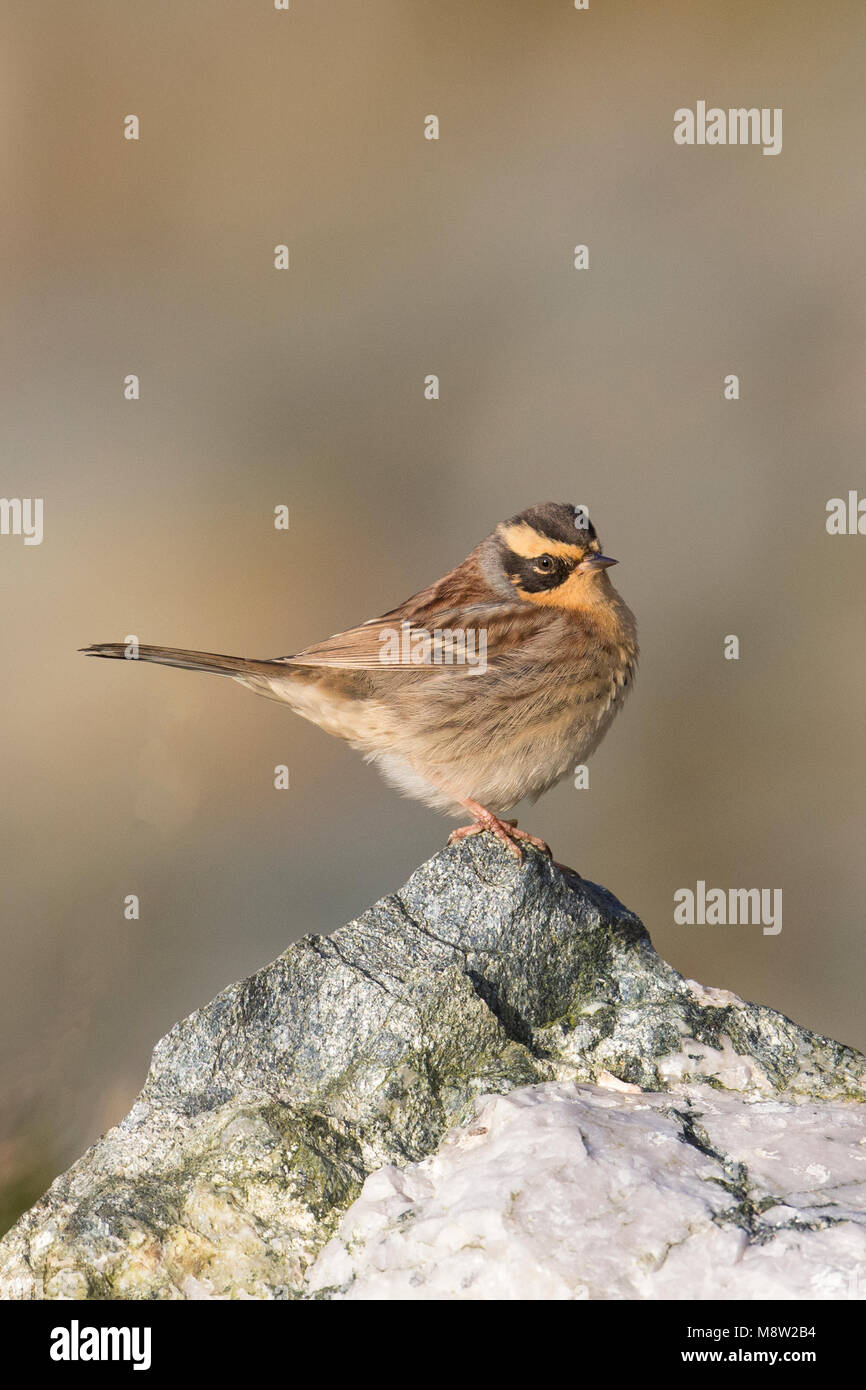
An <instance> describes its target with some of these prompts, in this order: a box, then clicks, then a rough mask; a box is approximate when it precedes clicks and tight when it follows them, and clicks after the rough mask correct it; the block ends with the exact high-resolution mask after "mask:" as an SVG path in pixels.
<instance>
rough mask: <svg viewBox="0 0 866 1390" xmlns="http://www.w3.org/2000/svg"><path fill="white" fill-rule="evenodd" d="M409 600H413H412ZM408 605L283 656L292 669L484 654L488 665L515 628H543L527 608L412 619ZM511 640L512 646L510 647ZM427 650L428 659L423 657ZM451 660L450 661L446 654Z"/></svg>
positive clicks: (485, 607) (472, 658)
mask: <svg viewBox="0 0 866 1390" xmlns="http://www.w3.org/2000/svg"><path fill="white" fill-rule="evenodd" d="M410 602H411V600H410ZM407 608H408V605H403V606H402V607H401V608H399V609H395V610H394V612H393V613H387V614H385V615H384V616H383V617H381V618H371V619H370V621H369V622H366V623H362V624H361V626H360V627H352V628H349V629H348V631H346V632H336V633H334V635H333V637H328V638H326V639H325V641H324V642H316V643H314V644H313V645H312V646H310V647H305V648H304V650H303V651H302V652H297V653H296V654H295V655H294V656H287V657H280V658H279V660H281V661H285V662H286V663H287V664H289V665H292V666H336V667H342V668H343V669H344V670H354V671H364V670H376V671H378V670H381V669H382V668H383V667H384V668H387V667H389V666H397V667H401V666H414V667H417V666H418V665H419V664H427V662H430V663H435V664H436V665H437V666H439V665H442V664H445V665H448V666H450V665H455V666H460V665H463V664H466V661H467V656H466V654H467V653H468V654H469V657H468V660H469V664H470V665H477V660H478V658H479V656H480V655H481V653H482V652H483V654H484V658H485V662H486V664H487V665H488V666H489V665H491V664H493V662H494V661H495V660H496V656H497V653H498V652H501V651H502V649H503V646H504V644H505V642H506V639H507V638H508V637H509V636H512V640H513V633H514V628H515V625H518V626H519V630H520V633H521V635H522V637H523V639H524V640H525V638H526V637H527V636H529V635H531V634H530V633H527V632H526V627H527V623H528V624H529V625H530V627H531V628H532V630H533V631H534V630H535V629H536V628H537V629H541V628H542V627H543V626H544V621H545V615H544V614H542V613H539V612H538V610H533V609H530V608H529V607H528V605H526V604H515V605H513V606H511V605H509V606H508V607H506V608H503V606H502V605H501V604H496V605H491V604H489V603H487V604H473V605H471V606H462V607H460V608H444V609H440V610H439V611H438V612H429V613H425V614H424V615H423V621H422V619H421V616H420V615H416V616H414V617H409V616H407V613H406V609H407ZM511 645H512V642H508V646H509V647H510V646H511ZM424 651H426V653H427V656H426V659H420V660H419V655H420V654H421V653H422V652H424ZM449 651H450V653H451V660H449V659H448V652H449Z"/></svg>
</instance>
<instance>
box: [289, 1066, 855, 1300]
mask: <svg viewBox="0 0 866 1390" xmlns="http://www.w3.org/2000/svg"><path fill="white" fill-rule="evenodd" d="M309 1288H310V1290H311V1291H316V1290H324V1289H327V1290H328V1292H329V1294H330V1296H332V1297H337V1298H348V1299H592V1298H605V1299H636V1298H640V1299H654V1298H676V1299H714V1298H723V1299H761V1298H785V1299H800V1298H804V1299H820V1298H863V1297H866V1110H864V1107H863V1106H862V1105H859V1104H857V1103H855V1102H846V1101H840V1102H818V1103H800V1104H797V1103H789V1102H780V1101H776V1100H771V1101H761V1100H754V1099H752V1100H744V1099H743V1098H742V1097H740V1096H737V1095H735V1094H731V1093H728V1092H724V1091H719V1090H716V1089H713V1088H711V1087H709V1086H700V1085H699V1086H691V1087H686V1088H684V1090H683V1091H682V1093H681V1094H678V1095H671V1094H665V1093H661V1092H650V1091H643V1092H640V1093H638V1094H634V1093H626V1092H623V1091H619V1090H612V1089H610V1088H603V1087H596V1086H590V1085H569V1084H559V1083H544V1084H541V1085H536V1086H526V1087H523V1088H521V1089H518V1090H514V1091H512V1092H510V1093H509V1094H508V1095H504V1096H490V1097H487V1098H485V1099H484V1100H483V1101H482V1102H481V1104H480V1107H479V1109H478V1113H477V1115H476V1117H475V1118H474V1119H473V1120H472V1121H471V1122H470V1123H468V1124H466V1125H464V1126H462V1127H460V1128H457V1129H452V1130H451V1131H450V1132H449V1133H448V1134H447V1135H446V1136H445V1138H444V1139H443V1141H442V1144H441V1145H440V1147H439V1149H438V1151H437V1152H436V1153H435V1154H433V1155H432V1156H431V1157H429V1158H426V1159H424V1160H423V1161H421V1162H417V1163H411V1164H409V1165H408V1166H407V1167H405V1168H397V1167H394V1166H393V1165H390V1164H389V1165H386V1166H385V1167H383V1168H380V1169H378V1170H377V1171H376V1172H374V1173H372V1174H371V1175H370V1176H369V1177H368V1178H367V1180H366V1182H365V1183H364V1187H363V1191H362V1193H361V1195H360V1197H359V1198H358V1199H357V1200H356V1201H355V1202H354V1204H353V1205H352V1206H351V1207H350V1208H349V1209H348V1211H347V1212H346V1214H345V1216H344V1217H343V1220H342V1223H341V1226H340V1229H339V1233H338V1235H337V1236H336V1237H335V1238H334V1239H332V1240H331V1241H330V1242H329V1243H328V1244H327V1245H326V1246H325V1247H324V1249H323V1250H322V1252H321V1253H320V1255H319V1257H318V1259H317V1260H316V1262H315V1264H314V1265H313V1267H312V1270H311V1273H310V1277H309Z"/></svg>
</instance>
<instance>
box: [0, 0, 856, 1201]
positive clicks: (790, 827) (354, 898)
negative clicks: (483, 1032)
mask: <svg viewBox="0 0 866 1390" xmlns="http://www.w3.org/2000/svg"><path fill="white" fill-rule="evenodd" d="M2 29H3V44H2V51H3V57H2V60H0V64H2V81H0V106H2V120H0V128H2V150H0V171H2V177H3V185H4V187H5V188H6V189H7V198H6V208H5V214H4V218H3V226H2V239H3V243H4V245H3V253H4V254H3V257H2V263H3V269H2V278H3V291H4V303H5V315H4V319H5V332H4V339H3V350H4V362H3V370H2V395H3V402H2V412H0V429H2V436H3V440H2V443H3V453H2V457H3V466H2V488H0V490H2V493H3V495H4V496H6V497H42V498H44V507H45V511H44V527H45V532H44V541H43V543H42V545H40V546H29V547H27V546H24V544H23V540H22V539H21V538H16V537H13V536H3V537H0V569H2V584H3V594H4V600H5V601H4V604H3V619H4V623H3V626H4V633H3V650H4V656H5V660H4V663H3V673H2V678H0V719H2V730H3V737H2V745H0V746H2V753H0V758H2V781H3V790H4V795H3V798H2V807H0V816H2V832H0V894H2V902H3V911H2V948H3V951H2V959H3V969H2V979H0V991H2V999H0V1009H2V1039H0V1094H2V1098H3V1112H4V1121H3V1123H4V1128H3V1139H2V1143H0V1182H2V1188H3V1204H2V1221H0V1224H3V1225H7V1224H9V1223H10V1222H11V1220H12V1219H13V1218H14V1217H15V1216H16V1215H17V1213H18V1211H19V1210H20V1209H21V1208H23V1207H24V1206H25V1205H27V1204H29V1203H30V1202H31V1201H32V1200H34V1199H35V1197H36V1196H37V1195H38V1194H39V1192H40V1191H42V1190H43V1189H44V1188H45V1187H46V1186H47V1185H48V1182H49V1181H50V1179H51V1178H52V1177H54V1176H55V1174H56V1173H57V1172H58V1171H60V1170H61V1169H62V1168H64V1167H65V1166H67V1165H68V1164H69V1163H70V1162H71V1161H72V1160H73V1159H74V1158H76V1157H77V1156H78V1154H79V1153H80V1152H81V1151H82V1149H83V1148H84V1147H85V1146H86V1145H87V1144H89V1143H90V1142H92V1141H93V1140H94V1139H95V1138H96V1137H97V1136H98V1135H99V1134H100V1133H101V1132H102V1131H103V1130H104V1129H106V1128H107V1127H108V1126H110V1125H112V1124H114V1123H115V1122H116V1121H117V1120H119V1119H120V1118H121V1116H122V1115H123V1114H124V1113H125V1111H126V1110H127V1109H128V1107H129V1105H130V1103H131V1101H132V1099H133V1097H134V1096H135V1094H136V1092H137V1091H138V1089H139V1088H140V1086H141V1084H142V1082H143V1080H144V1077H145V1074H146V1070H147V1066H148V1060H149V1055H150V1051H151V1048H152V1046H153V1044H154V1043H155V1041H156V1040H157V1039H158V1038H159V1037H160V1036H161V1035H162V1034H164V1033H165V1032H166V1031H167V1029H168V1028H169V1027H170V1026H171V1025H172V1024H173V1023H174V1022H175V1021H176V1020H177V1019H178V1018H180V1017H182V1016H183V1015H185V1014H187V1013H189V1012H190V1011H191V1010H193V1009H195V1008H196V1007H197V1006H198V1005H200V1004H203V1003H205V1002H206V1001H207V1000H208V999H210V998H211V997H212V996H213V995H214V994H215V993H216V992H217V991H218V990H220V989H221V988H222V987H223V986H225V985H226V984H228V983H229V982H231V981H233V980H235V979H237V978H239V977H242V976H244V975H247V974H250V973H251V972H253V971H254V970H256V969H257V968H258V967H259V966H261V965H263V964H264V963H265V962H267V961H269V960H270V959H272V958H273V957H274V956H276V955H278V954H279V953H280V952H281V951H282V950H283V949H284V948H285V946H286V945H287V944H288V943H289V942H291V941H293V940H295V939H297V938H298V937H299V936H301V935H303V934H304V933H307V932H320V933H321V932H328V931H330V930H332V929H333V928H334V927H336V926H338V925H340V924H341V923H343V922H344V921H345V920H347V919H349V918H351V917H353V916H356V915H358V914H359V913H360V912H361V911H362V910H363V909H364V908H365V907H366V906H367V905H368V904H369V903H371V902H372V901H374V900H375V899H376V898H378V897H379V896H381V895H382V894H384V893H386V892H388V891H390V890H392V889H394V888H396V887H398V886H399V885H400V884H402V883H403V882H404V880H405V879H406V878H407V877H408V875H409V874H410V872H411V871H412V869H413V868H415V866H416V865H417V864H419V863H420V862H421V861H423V860H424V859H426V858H428V857H429V856H430V855H431V854H432V853H434V852H435V851H436V850H437V849H438V848H439V847H440V846H441V845H442V844H443V843H444V841H445V838H446V836H447V834H448V832H449V831H450V829H451V828H452V823H451V822H449V821H447V820H445V819H443V818H441V817H439V816H438V815H437V814H436V813H434V812H432V811H430V810H427V809H425V808H424V807H421V806H420V805H416V804H414V803H406V802H403V801H401V800H400V798H399V797H398V796H397V795H396V793H394V792H393V791H391V790H389V789H388V788H387V787H386V786H385V785H384V784H383V783H382V782H380V780H379V779H378V777H377V775H376V774H375V772H373V771H372V770H371V769H369V768H367V767H365V766H364V764H363V763H362V761H361V760H360V758H359V757H358V756H357V755H356V754H354V753H353V752H352V751H351V750H350V749H349V748H348V747H346V746H344V745H342V744H341V743H338V742H337V741H335V740H333V739H329V738H328V737H327V736H325V735H324V734H323V733H321V732H320V731H318V730H317V729H315V728H314V727H312V726H309V725H306V724H305V723H303V722H302V721H301V720H299V719H297V718H295V717H294V716H293V715H292V714H291V713H290V712H289V711H288V710H287V709H284V708H281V707H280V706H278V705H277V704H274V703H271V702H268V701H264V700H257V699H256V698H254V697H253V696H252V695H251V694H249V693H248V692H245V691H243V690H241V689H240V688H239V687H238V686H236V685H234V684H233V683H232V682H229V681H221V680H218V679H216V678H212V677H209V676H204V675H197V674H192V673H188V672H181V671H175V670H166V669H161V668H158V667H138V668H134V667H132V666H127V665H124V664H121V663H116V664H108V663H105V662H95V661H87V660H85V658H84V657H83V656H79V655H78V653H77V648H79V647H81V646H83V645H85V644H87V643H90V642H98V641H107V640H113V639H119V638H123V637H125V636H126V635H127V634H129V633H135V634H136V635H137V636H138V637H139V638H140V640H142V641H144V642H160V643H165V644H171V645H178V646H188V647H199V648H203V649H206V650H211V651H217V652H232V653H240V654H243V655H248V656H272V655H276V654H281V653H287V652H292V651H296V650H298V649H299V648H300V647H302V646H303V645H305V644H307V643H309V642H312V641H315V640H316V639H319V638H321V637H323V636H325V635H327V634H329V633H331V632H334V631H336V630H338V629H340V628H344V627H347V626H350V625H352V624H353V623H355V622H357V621H360V620H362V619H364V618H367V617H370V616H373V615H375V614H377V613H381V612H383V611H385V610H387V609H388V608H390V607H392V606H393V605H394V604H395V603H397V602H398V601H400V600H401V599H403V598H405V597H406V596H407V595H408V594H410V593H412V592H413V591H415V590H417V589H418V588H421V587H422V586H423V585H425V584H426V583H428V582H429V581H430V580H432V579H434V578H436V577H437V576H438V575H440V574H441V573H443V572H444V571H445V570H446V569H447V568H449V567H450V566H452V565H453V564H455V563H456V562H457V561H459V560H460V559H462V558H463V556H464V555H465V554H466V553H467V552H468V550H469V549H471V547H472V546H473V545H474V544H475V543H476V542H477V541H478V540H480V539H481V537H482V536H484V535H485V534H487V533H488V532H489V531H490V530H492V528H493V526H494V525H495V523H496V522H497V521H498V520H500V519H502V518H504V517H506V516H509V515H511V514H512V513H514V512H516V511H519V510H521V509H522V508H523V507H525V506H527V505H529V504H531V503H535V502H540V501H546V500H549V499H553V500H564V501H572V502H574V503H580V504H584V505H587V506H589V508H590V509H591V512H592V516H593V519H594V521H595V523H596V525H597V527H598V529H599V532H600V535H601V538H602V540H603V543H604V547H605V549H606V550H607V551H608V552H609V553H611V554H613V555H615V556H617V557H618V558H619V559H620V561H621V564H620V567H619V569H618V570H617V571H616V574H615V576H614V578H615V581H616V584H617V587H618V588H619V589H620V591H621V592H622V594H623V595H624V597H625V598H626V599H627V601H628V602H629V603H630V604H631V606H632V607H633V608H634V609H635V611H636V613H637V615H638V620H639V625H640V633H641V645H642V651H643V657H642V666H641V672H640V677H639V680H638V684H637V687H636V690H635V693H634V694H633V696H632V697H631V699H630V701H629V703H628V705H627V706H626V710H625V711H624V713H623V714H622V715H621V716H620V717H619V719H618V720H617V722H616V724H615V726H614V728H613V731H612V733H611V734H610V735H609V736H608V738H607V740H606V741H605V743H604V745H603V747H602V749H601V751H600V752H599V753H598V754H597V755H596V757H595V759H594V760H593V762H592V764H591V771H590V787H589V789H588V790H576V789H575V788H574V787H573V786H572V785H571V783H570V782H566V783H564V784H562V785H560V786H559V787H558V788H557V789H556V790H554V791H553V792H551V793H549V794H548V795H547V796H546V797H545V798H544V799H543V800H542V801H541V802H540V803H539V804H538V805H537V806H536V807H535V808H530V809H527V808H525V807H522V808H520V819H521V824H523V825H526V826H527V828H529V829H531V830H532V831H533V832H534V833H535V834H536V835H541V836H544V837H545V838H546V839H548V840H550V841H551V843H552V844H553V847H554V849H555V851H556V853H557V856H558V857H559V858H561V859H563V860H565V861H566V862H568V863H571V864H573V865H574V866H575V867H576V868H578V869H580V871H581V872H582V873H583V874H584V875H586V876H587V877H590V878H593V879H594V880H596V881H598V882H602V883H604V884H606V885H607V886H608V887H610V888H611V889H612V890H613V891H614V892H615V893H616V894H617V895H618V896H619V897H620V898H621V899H622V900H623V901H624V902H625V903H626V904H627V905H628V906H629V907H631V908H633V909H634V910H635V911H637V912H638V913H639V914H640V915H641V917H642V918H643V919H644V921H645V922H646V924H647V926H648V928H649V930H650V932H651V934H652V937H653V941H654V943H655V945H656V947H657V948H658V950H659V951H661V952H662V953H663V954H664V955H665V956H666V958H667V959H668V960H670V961H671V962H672V963H673V964H674V965H675V966H677V967H678V968H679V969H680V970H682V971H683V972H684V973H686V974H688V975H690V976H694V977H696V978H698V979H700V980H701V981H702V982H703V983H705V984H708V985H718V986H723V987H725V988H728V989H733V990H735V991H736V992H738V993H739V994H742V995H744V996H746V997H747V998H749V999H754V1000H760V1001H762V1002H765V1003H767V1004H770V1005H772V1006H773V1007H774V1008H778V1009H781V1010H782V1011H784V1012H785V1013H788V1014H790V1015H792V1016H793V1017H794V1018H796V1019H797V1021H798V1022H800V1023H802V1024H805V1025H808V1026H809V1027H811V1028H813V1029H815V1030H817V1031H819V1032H823V1033H827V1034H830V1035H832V1036H835V1037H837V1038H839V1039H841V1040H842V1041H844V1042H848V1043H851V1044H853V1045H860V1046H864V1045H866V1021H864V1018H863V1012H862V1008H861V1001H862V998H863V980H864V950H863V915H864V909H863V902H864V887H866V884H864V856H863V853H862V843H863V812H864V804H866V789H864V781H863V773H864V756H863V755H864V742H866V735H864V721H863V689H864V675H866V671H864V666H866V642H864V607H863V596H864V595H863V588H864V586H863V571H864V557H866V539H864V538H863V537H852V536H845V537H830V536H828V535H827V533H826V530H825V509H826V503H827V501H828V499H829V498H831V497H835V496H843V497H844V496H846V495H847V492H848V490H849V489H851V488H858V487H859V488H860V491H861V495H863V493H864V492H866V483H864V470H863V437H864V412H866V404H864V399H866V398H864V391H863V376H864V369H866V363H864V360H863V359H864V349H863V344H864V303H866V300H864V290H866V272H864V261H863V248H862V236H863V230H862V229H863V221H864V202H866V186H864V181H863V178H862V157H863V124H862V120H863V95H862V54H863V44H864V40H866V12H864V9H863V6H862V3H859V0H851V2H850V3H845V2H844V0H831V2H830V3H827V4H824V5H822V6H820V7H819V8H818V7H816V6H815V5H814V3H811V2H810V0H788V3H787V4H785V5H784V6H780V5H778V4H774V3H763V4H756V3H755V2H754V0H749V3H746V0H742V3H737V0H729V3H727V4H726V5H724V6H720V5H718V4H717V3H716V2H715V0H666V3H664V4H663V5H647V4H645V3H637V0H636V2H635V3H623V0H591V7H590V9H589V10H588V11H586V12H578V11H575V9H574V8H573V5H572V3H571V0H531V3H530V0H522V2H521V3H518V2H517V0H474V3H473V4H471V5H470V4H467V3H466V0H439V3H438V4H436V5H435V6H431V5H428V4H424V3H422V2H421V0H367V3H364V4H359V3H358V0H328V3H314V0H292V6H291V9H290V11H289V12H288V13H282V12H277V11H275V10H274V8H273V5H272V0H243V3H241V2H240V0H231V2H230V0H148V3H147V4H146V5H142V4H140V3H137V0H136V2H135V3H134V2H133V0H98V3H97V2H96V0H89V2H88V0H79V3H78V4H76V5H74V6H71V5H68V4H65V3H62V0H46V2H45V3H43V4H41V5H39V6H23V5H19V6H7V7H6V10H5V14H4V18H3V21H2ZM698 100H706V101H707V102H708V104H710V105H713V104H718V105H721V106H723V107H725V108H727V107H728V106H729V105H730V106H758V107H764V106H767V107H782V108H783V110H784V126H783V130H784V144H783V150H782V153H781V154H780V155H779V156H778V157H776V158H767V157H764V156H762V154H761V152H760V149H758V148H751V147H746V148H730V147H729V148H715V149H712V148H704V149H700V148H680V147H677V146H676V145H675V144H674V141H673V113H674V110H675V109H676V108H677V107H680V106H691V107H694V106H695V103H696V102H697V101H698ZM131 113H134V114H136V115H138V117H139V119H140V122H141V138H140V140H139V141H138V142H137V143H136V142H131V141H126V140H124V138H123V120H124V117H125V116H126V115H128V114H131ZM429 114H435V115H437V116H438V118H439V121H440V123H441V132H440V139H439V140H438V142H433V141H428V140H425V139H424V138H423V130H424V118H425V116H427V115H429ZM278 243H286V244H287V245H288V246H289V247H290V252H291V268H290V270H289V271H287V272H278V271H276V270H275V269H274V267H273V251H274V247H275V245H277V244H278ZM578 243H586V244H587V245H588V246H589V248H590V269H589V270H588V271H583V272H578V271H576V270H575V269H574V268H573V264H572V260H573V248H574V246H575V245H576V244H578ZM129 373H136V374H138V375H139V376H140V380H141V399H140V400H139V401H126V400H125V399H124V396H123V382H124V377H125V376H126V375H127V374H129ZM430 373H435V374H437V375H438V376H439V378H440V382H441V398H440V400H438V401H436V402H431V401H427V400H425V399H424V389H423V388H424V378H425V376H427V375H428V374H430ZM729 373H736V374H738V375H739V377H740V382H741V399H740V400H739V401H737V402H730V401H726V400H725V399H724V398H723V380H724V377H725V376H726V375H727V374H729ZM278 504H285V505H287V506H288V507H289V508H290V515H291V526H290V530H289V531H288V532H287V533H286V532H280V531H276V530H275V529H274V527H273V509H274V507H275V506H277V505H278ZM728 634H736V635H737V636H738V637H739V639H740V644H741V658H740V660H739V661H727V660H725V659H724V657H723V643H724V638H725V637H726V636H727V635H728ZM278 763H285V764H287V765H288V767H289V769H290V775H291V789H290V790H289V791H285V792H278V791H276V790H275V789H274V786H273V776H274V767H275V765H276V764H278ZM698 879H704V880H705V881H706V882H707V883H708V884H709V885H711V886H721V887H724V888H729V887H763V888H768V889H773V888H781V889H782V890H783V894H784V921H783V930H782V932H781V934H780V935H778V936H774V937H769V936H764V935H763V934H762V932H761V929H760V927H757V926H728V927H709V926H705V927H698V926H692V927H688V926H676V925H675V924H674V920H673V894H674V892H675V891H676V890H677V889H678V888H681V887H692V888H694V886H695V883H696V881H697V880H698ZM131 893H135V894H138V895H139V896H140V901H141V916H140V919H139V920H138V921H137V922H136V921H127V920H125V919H124V913H123V904H124V898H125V896H126V895H127V894H131Z"/></svg>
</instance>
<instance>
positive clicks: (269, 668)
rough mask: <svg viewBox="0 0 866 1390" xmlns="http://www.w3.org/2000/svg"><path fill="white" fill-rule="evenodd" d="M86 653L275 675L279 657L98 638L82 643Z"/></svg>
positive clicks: (194, 668) (220, 673)
mask: <svg viewBox="0 0 866 1390" xmlns="http://www.w3.org/2000/svg"><path fill="white" fill-rule="evenodd" d="M81 651H83V652H84V654H85V656H104V657H109V658H111V659H113V660H116V661H123V660H124V659H125V660H127V661H155V662H157V663H158V664H159V665H160V666H180V667H182V668H183V669H184V670H185V671H212V672H213V673H214V675H217V676H234V677H238V676H240V677H241V679H243V677H244V676H272V675H273V674H274V670H275V669H276V670H279V669H280V668H281V666H282V664H283V663H282V662H280V661H253V660H250V658H248V657H245V656H218V655H217V654H216V653H215V652H190V651H187V650H186V648H185V647H145V646H139V645H138V644H137V643H134V642H99V643H97V645H96V646H93V647H82V648H81Z"/></svg>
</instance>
